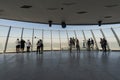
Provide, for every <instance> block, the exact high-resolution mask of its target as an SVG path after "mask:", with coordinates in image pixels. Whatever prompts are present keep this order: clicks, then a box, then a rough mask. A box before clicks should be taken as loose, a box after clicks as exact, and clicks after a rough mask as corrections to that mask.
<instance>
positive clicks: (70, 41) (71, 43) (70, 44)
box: [69, 38, 73, 53]
mask: <svg viewBox="0 0 120 80" xmlns="http://www.w3.org/2000/svg"><path fill="white" fill-rule="evenodd" d="M72 45H73V40H72V38H70V40H69V47H70V53H71V52H72Z"/></svg>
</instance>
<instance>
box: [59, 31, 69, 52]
mask: <svg viewBox="0 0 120 80" xmlns="http://www.w3.org/2000/svg"><path fill="white" fill-rule="evenodd" d="M60 38H61V49H62V50H68V38H67V34H66V31H62V30H61V31H60Z"/></svg>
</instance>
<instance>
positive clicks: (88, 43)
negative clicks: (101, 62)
mask: <svg viewBox="0 0 120 80" xmlns="http://www.w3.org/2000/svg"><path fill="white" fill-rule="evenodd" d="M90 45H91V44H90V39H88V41H87V46H88V50H89V51H90Z"/></svg>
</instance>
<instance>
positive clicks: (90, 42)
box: [87, 38, 94, 51]
mask: <svg viewBox="0 0 120 80" xmlns="http://www.w3.org/2000/svg"><path fill="white" fill-rule="evenodd" d="M87 49H88V50H89V51H90V50H91V49H92V50H93V49H94V40H93V39H92V38H89V39H88V40H87Z"/></svg>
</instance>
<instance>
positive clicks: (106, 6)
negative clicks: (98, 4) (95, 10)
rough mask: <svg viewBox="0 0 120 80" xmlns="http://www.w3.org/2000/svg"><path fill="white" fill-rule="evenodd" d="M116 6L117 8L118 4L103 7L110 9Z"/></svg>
mask: <svg viewBox="0 0 120 80" xmlns="http://www.w3.org/2000/svg"><path fill="white" fill-rule="evenodd" d="M117 6H118V4H112V5H106V6H104V7H107V8H112V7H117Z"/></svg>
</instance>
